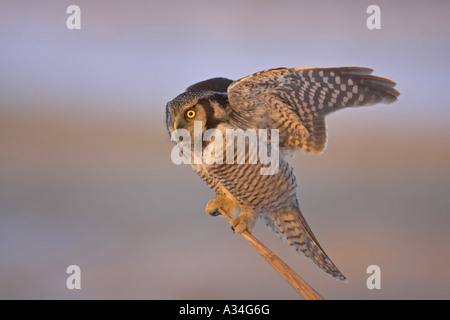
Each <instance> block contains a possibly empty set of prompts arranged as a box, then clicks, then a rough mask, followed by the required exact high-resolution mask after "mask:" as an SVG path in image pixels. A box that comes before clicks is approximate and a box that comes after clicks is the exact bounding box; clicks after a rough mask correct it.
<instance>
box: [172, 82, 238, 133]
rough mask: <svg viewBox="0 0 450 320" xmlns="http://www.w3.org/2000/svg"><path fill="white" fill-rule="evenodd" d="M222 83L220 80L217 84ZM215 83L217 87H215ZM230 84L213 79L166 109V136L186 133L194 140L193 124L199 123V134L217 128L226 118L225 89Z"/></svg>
mask: <svg viewBox="0 0 450 320" xmlns="http://www.w3.org/2000/svg"><path fill="white" fill-rule="evenodd" d="M218 79H221V80H218ZM218 81H219V82H220V85H217V83H218ZM231 82H232V81H231V80H228V79H223V78H215V79H210V80H206V81H203V82H199V83H196V84H194V85H192V86H190V87H189V88H188V89H187V90H186V92H184V93H182V94H180V95H179V96H177V97H176V98H175V99H173V100H172V101H169V102H168V103H167V105H166V125H167V130H168V131H169V134H172V132H173V131H174V130H176V129H186V130H188V131H189V132H190V133H191V136H192V137H193V133H194V121H201V122H202V132H205V130H207V129H212V128H216V127H217V125H218V124H219V123H221V122H223V121H226V120H227V118H228V111H227V108H228V97H227V94H226V87H227V86H228V85H229V84H230V83H231Z"/></svg>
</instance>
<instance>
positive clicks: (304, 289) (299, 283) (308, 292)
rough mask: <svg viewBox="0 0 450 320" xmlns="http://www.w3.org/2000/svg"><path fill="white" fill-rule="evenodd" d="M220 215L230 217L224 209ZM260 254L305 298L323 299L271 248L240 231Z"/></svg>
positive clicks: (220, 210)
mask: <svg viewBox="0 0 450 320" xmlns="http://www.w3.org/2000/svg"><path fill="white" fill-rule="evenodd" d="M219 212H220V214H221V215H222V216H224V217H225V219H227V220H228V221H230V220H231V219H232V218H231V216H230V215H229V214H228V213H226V212H225V211H224V210H222V209H219ZM241 235H242V237H244V238H245V239H246V240H247V241H248V242H249V243H250V244H251V245H252V246H253V247H254V248H255V249H256V251H258V253H259V254H260V255H262V256H263V258H264V259H266V261H267V262H268V263H269V264H270V265H271V266H272V268H274V269H275V270H276V271H277V272H278V273H279V274H280V275H281V276H282V277H283V278H284V280H286V281H287V282H288V283H289V284H290V285H291V286H292V287H293V288H294V289H295V290H296V291H297V292H298V293H299V294H300V295H301V296H302V297H303V298H304V299H305V300H323V298H322V297H321V296H320V294H318V293H317V292H316V291H315V290H314V289H313V288H311V286H310V285H308V284H307V283H306V282H305V281H304V280H303V279H302V278H300V276H299V275H298V274H296V273H295V272H294V270H292V269H291V268H290V267H289V266H288V265H287V264H286V263H285V262H284V261H283V260H281V259H280V258H279V257H277V256H276V255H275V254H274V253H273V252H272V251H271V250H269V249H268V248H267V247H266V246H264V245H263V244H262V243H261V242H259V241H258V240H257V239H256V238H255V237H254V236H252V235H251V233H249V232H248V231H247V230H244V231H243V232H242V233H241Z"/></svg>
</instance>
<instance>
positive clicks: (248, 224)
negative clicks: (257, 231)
mask: <svg viewBox="0 0 450 320" xmlns="http://www.w3.org/2000/svg"><path fill="white" fill-rule="evenodd" d="M251 220H252V219H250V218H249V217H248V216H247V215H243V214H241V215H240V216H239V217H236V218H234V219H231V221H230V225H231V229H232V230H233V232H234V233H242V232H243V231H244V230H247V231H248V232H250V233H251V232H252V226H253V222H252V221H251Z"/></svg>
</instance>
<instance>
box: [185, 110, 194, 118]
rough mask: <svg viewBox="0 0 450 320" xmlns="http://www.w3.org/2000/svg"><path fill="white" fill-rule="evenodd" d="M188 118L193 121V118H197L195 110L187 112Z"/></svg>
mask: <svg viewBox="0 0 450 320" xmlns="http://www.w3.org/2000/svg"><path fill="white" fill-rule="evenodd" d="M186 117H188V118H189V119H192V118H193V117H195V111H194V110H188V111H187V112H186Z"/></svg>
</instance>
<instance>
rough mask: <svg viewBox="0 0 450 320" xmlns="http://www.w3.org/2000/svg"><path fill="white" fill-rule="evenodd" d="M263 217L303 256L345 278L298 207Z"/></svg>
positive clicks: (336, 276) (329, 271)
mask: <svg viewBox="0 0 450 320" xmlns="http://www.w3.org/2000/svg"><path fill="white" fill-rule="evenodd" d="M264 218H265V220H266V224H267V225H268V226H270V227H271V228H272V230H273V231H274V232H275V233H276V234H278V235H279V236H280V238H282V239H283V238H284V239H286V240H287V241H288V243H289V244H290V245H291V246H293V247H294V248H295V249H296V250H297V251H299V252H303V253H304V254H305V256H307V257H308V258H309V259H311V260H312V261H313V262H314V263H316V264H317V265H318V266H319V267H320V268H321V269H323V270H324V271H325V272H327V273H329V274H331V275H332V276H333V277H334V278H336V279H339V280H346V278H345V276H344V275H343V274H342V273H341V272H340V271H339V270H338V268H336V266H335V265H334V263H333V262H332V261H331V259H330V258H329V257H328V256H327V254H326V253H325V251H324V250H323V249H322V247H321V246H320V244H319V242H318V241H317V239H316V237H315V236H314V234H313V233H312V231H311V229H310V228H309V226H308V224H307V223H306V220H305V218H304V217H303V215H302V213H301V212H300V209H299V208H297V207H292V208H284V209H282V210H279V211H277V212H275V213H272V214H271V215H264Z"/></svg>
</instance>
